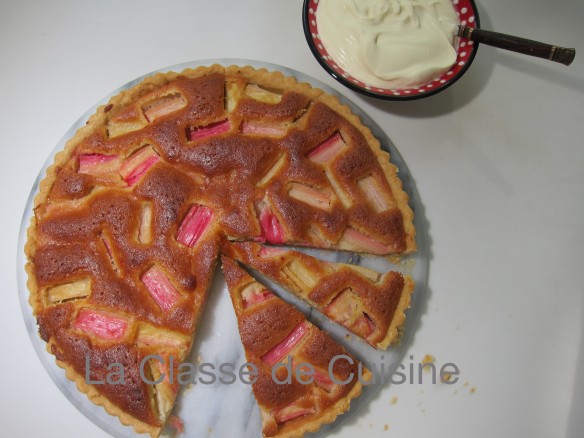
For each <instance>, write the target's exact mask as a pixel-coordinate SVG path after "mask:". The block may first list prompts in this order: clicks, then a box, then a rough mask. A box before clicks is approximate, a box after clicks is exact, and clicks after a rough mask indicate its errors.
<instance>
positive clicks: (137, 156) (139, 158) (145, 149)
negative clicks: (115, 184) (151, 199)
mask: <svg viewBox="0 0 584 438" xmlns="http://www.w3.org/2000/svg"><path fill="white" fill-rule="evenodd" d="M159 159H160V157H159V156H158V154H157V153H156V151H155V150H154V148H153V147H152V146H150V145H145V146H142V147H141V148H139V149H137V150H136V151H134V152H133V153H132V154H131V155H130V156H129V157H128V158H126V160H125V161H124V162H123V163H122V166H121V167H120V175H121V176H122V178H123V179H124V181H126V184H128V186H130V187H131V186H133V185H134V184H136V183H137V182H138V181H139V180H140V178H142V176H143V175H144V174H145V173H146V172H147V171H148V169H150V168H151V167H152V166H153V165H154V164H156V163H157V162H158V160H159Z"/></svg>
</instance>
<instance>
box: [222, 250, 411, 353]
mask: <svg viewBox="0 0 584 438" xmlns="http://www.w3.org/2000/svg"><path fill="white" fill-rule="evenodd" d="M226 251H227V252H229V253H230V254H232V255H233V256H234V257H236V258H237V259H238V260H240V261H241V262H242V263H244V264H246V265H247V266H249V267H250V268H253V269H255V270H257V271H259V272H260V273H262V274H263V275H265V276H266V277H268V278H270V279H271V280H273V281H275V282H277V283H279V284H280V285H282V286H283V287H285V288H286V289H288V290H290V291H291V292H293V293H294V294H296V295H298V296H299V297H300V298H302V299H303V300H305V301H307V302H308V303H309V304H311V305H312V306H313V307H315V308H316V309H318V310H319V311H321V312H322V313H324V314H325V315H326V316H327V317H329V318H330V319H332V320H333V321H335V322H337V323H339V324H341V325H343V326H345V327H346V328H347V329H349V330H350V331H351V332H353V333H354V334H355V335H357V336H359V337H360V338H362V339H364V340H365V341H366V342H367V343H369V344H370V345H372V346H373V347H375V348H379V349H384V348H387V347H388V346H389V345H390V344H391V343H392V342H394V341H395V340H397V338H398V330H399V328H400V327H401V325H402V324H403V323H404V321H405V313H404V312H405V310H406V309H407V308H408V307H409V305H410V296H411V294H412V292H413V290H414V281H413V279H412V278H411V277H409V276H403V275H402V274H401V273H399V272H394V271H390V272H387V273H385V274H381V273H379V272H376V271H373V270H370V269H367V268H364V267H361V266H355V265H349V264H344V263H331V262H326V261H323V260H319V259H317V258H314V257H312V256H309V255H307V254H304V253H301V252H298V251H294V250H289V249H285V248H278V247H267V246H263V245H259V244H257V243H253V242H232V243H231V244H229V247H228V249H227V250H226Z"/></svg>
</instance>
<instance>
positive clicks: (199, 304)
mask: <svg viewBox="0 0 584 438" xmlns="http://www.w3.org/2000/svg"><path fill="white" fill-rule="evenodd" d="M412 219H413V214H412V211H411V209H410V208H409V206H408V198H407V195H406V194H405V193H404V192H403V190H402V185H401V181H400V180H399V178H398V177H397V170H396V168H395V167H394V166H393V165H391V164H390V163H389V161H388V156H387V154H386V153H385V152H382V151H381V149H380V147H379V143H378V142H377V140H376V139H375V138H374V137H373V136H372V135H371V133H370V131H369V130H368V129H367V128H366V127H364V126H363V125H362V124H361V123H360V122H359V120H358V118H357V117H356V116H354V115H352V114H351V113H350V111H349V109H348V108H347V107H345V106H342V105H341V104H339V102H338V101H337V100H336V98H334V97H332V96H330V95H326V94H324V93H322V91H320V90H318V89H315V88H312V87H310V86H309V85H307V84H300V83H297V82H296V81H295V80H294V79H293V78H289V77H284V76H283V75H282V74H280V73H271V72H267V71H265V70H255V69H253V68H250V67H244V68H240V67H226V68H225V67H222V66H219V65H214V66H211V67H201V68H198V69H195V70H185V71H183V72H181V73H173V72H171V73H164V74H158V75H155V76H152V77H150V78H147V79H146V80H144V81H143V82H142V83H140V84H138V85H137V86H135V87H133V88H131V89H129V90H127V91H124V92H122V93H120V94H119V95H117V96H115V97H113V98H112V99H111V100H110V102H109V103H108V104H107V105H104V106H102V107H100V108H99V109H98V110H97V112H96V113H95V114H94V115H93V116H92V117H91V118H90V119H89V121H88V123H87V125H86V126H85V127H83V128H81V129H80V130H79V131H78V132H77V134H76V135H75V136H74V137H73V138H72V139H71V140H70V141H69V142H68V143H67V144H66V146H65V148H64V150H63V151H62V152H60V153H59V154H57V156H56V157H55V162H54V164H53V165H52V166H51V167H50V168H49V169H48V171H47V176H46V177H45V179H44V180H43V181H42V182H41V184H40V191H39V194H38V195H37V197H36V198H35V205H34V217H33V218H32V220H31V224H30V227H29V230H28V241H27V244H26V247H25V252H26V255H27V258H28V263H27V265H26V270H27V273H28V276H29V280H28V286H29V290H30V304H31V306H32V308H33V313H34V315H35V317H36V318H37V322H38V326H39V333H40V335H41V337H42V338H43V339H44V340H45V341H46V343H47V349H48V350H49V352H51V353H52V354H54V355H55V357H56V360H57V363H58V364H59V365H60V366H61V367H63V368H65V370H66V373H67V376H68V377H69V378H70V379H72V380H73V381H75V382H76V383H77V386H78V388H79V389H80V390H81V391H83V392H85V393H87V394H88V396H89V398H90V399H91V401H92V402H94V403H96V404H99V405H102V406H104V407H105V409H106V410H107V411H108V412H109V413H111V414H113V415H116V416H118V417H119V418H120V420H121V421H122V423H124V424H128V425H131V426H133V427H134V428H135V430H136V431H137V432H146V433H149V434H151V435H152V436H157V435H158V434H159V433H160V431H161V429H162V427H163V426H164V424H165V422H166V421H167V419H168V416H169V414H170V412H171V410H172V407H173V405H174V402H175V398H176V395H177V391H178V389H179V388H178V385H177V384H176V383H170V382H168V381H167V380H166V379H159V377H160V376H161V375H163V374H168V371H169V370H168V366H172V367H178V365H179V364H180V363H181V362H182V361H184V360H186V358H187V357H188V355H189V352H190V349H191V346H192V343H193V338H194V335H195V332H196V328H197V322H198V321H199V319H200V316H201V314H202V312H203V310H204V306H205V302H206V299H207V292H208V289H209V284H210V281H211V279H212V276H213V273H214V270H215V266H216V264H217V263H218V261H219V256H220V253H221V248H225V242H229V241H259V242H264V243H268V244H276V245H299V246H310V247H315V248H330V249H336V250H350V251H357V252H363V253H370V254H379V255H386V254H404V253H410V252H413V251H415V249H416V244H415V239H414V235H415V230H414V227H413V223H412ZM231 255H233V254H231ZM410 292H411V291H410ZM401 322H403V321H401ZM381 346H382V347H383V345H381ZM152 355H155V356H160V357H162V358H163V359H168V358H169V357H173V358H174V361H173V362H171V365H168V363H169V362H168V361H166V360H162V361H160V360H156V359H149V360H145V358H148V357H149V356H152ZM114 363H115V364H121V366H122V367H123V369H124V370H125V373H124V377H123V382H122V381H120V380H116V379H112V378H111V371H112V369H111V368H108V366H109V365H111V364H114ZM88 368H90V369H91V373H90V375H89V376H87V375H86V370H87V369H88ZM88 377H89V378H88ZM119 379H122V377H121V376H120V377H119ZM154 381H157V383H156V384H151V383H149V382H154ZM88 382H101V383H100V384H90V383H88Z"/></svg>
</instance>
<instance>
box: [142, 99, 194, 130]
mask: <svg viewBox="0 0 584 438" xmlns="http://www.w3.org/2000/svg"><path fill="white" fill-rule="evenodd" d="M186 105H187V101H186V99H185V98H184V97H183V96H182V95H181V94H179V93H173V94H167V95H165V96H162V97H159V98H157V99H155V100H152V101H150V102H148V103H146V104H144V105H142V112H143V113H144V117H146V120H148V122H150V123H152V122H154V121H155V120H157V119H159V118H161V117H164V116H166V115H168V114H171V113H174V112H176V111H178V110H181V109H183V108H184V107H185V106H186Z"/></svg>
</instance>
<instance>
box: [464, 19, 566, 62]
mask: <svg viewBox="0 0 584 438" xmlns="http://www.w3.org/2000/svg"><path fill="white" fill-rule="evenodd" d="M458 36H459V37H460V38H464V39H467V40H472V41H476V42H478V43H482V44H486V45H488V46H493V47H498V48H499V49H504V50H511V51H513V52H517V53H522V54H524V55H529V56H536V57H538V58H544V59H549V60H550V61H554V62H559V63H561V64H564V65H570V64H571V63H572V61H573V60H574V57H575V56H576V49H567V48H565V47H559V46H553V45H550V44H545V43H540V42H539V41H533V40H528V39H525V38H520V37H516V36H512V35H506V34H503V33H498V32H492V31H490V30H482V29H478V28H472V27H467V26H458Z"/></svg>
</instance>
